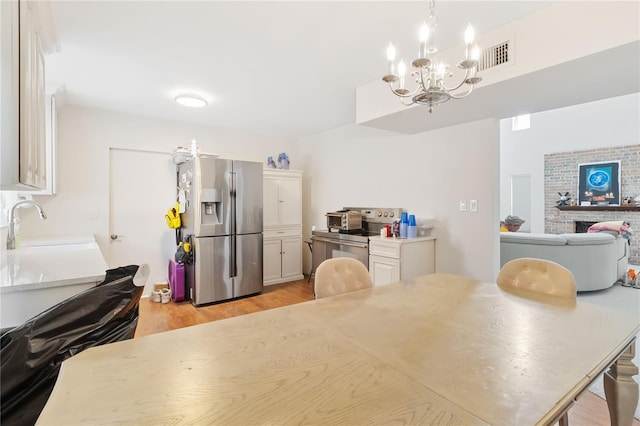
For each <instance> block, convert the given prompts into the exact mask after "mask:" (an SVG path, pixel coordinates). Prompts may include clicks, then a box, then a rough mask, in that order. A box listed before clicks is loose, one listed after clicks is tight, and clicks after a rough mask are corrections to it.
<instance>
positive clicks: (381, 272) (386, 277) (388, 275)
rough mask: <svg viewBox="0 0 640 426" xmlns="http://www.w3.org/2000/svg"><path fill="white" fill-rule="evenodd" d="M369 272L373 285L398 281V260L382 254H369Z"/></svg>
mask: <svg viewBox="0 0 640 426" xmlns="http://www.w3.org/2000/svg"><path fill="white" fill-rule="evenodd" d="M369 273H370V274H371V279H372V280H373V283H374V285H382V284H389V283H394V282H396V281H400V260H397V259H391V258H388V257H382V256H369Z"/></svg>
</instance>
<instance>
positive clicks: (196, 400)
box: [37, 273, 640, 425]
mask: <svg viewBox="0 0 640 426" xmlns="http://www.w3.org/2000/svg"><path fill="white" fill-rule="evenodd" d="M639 331H640V316H639V315H634V314H633V313H630V312H628V311H619V310H616V309H612V308H605V307H602V306H598V305H593V304H589V303H584V302H576V301H573V300H571V301H567V300H563V299H559V298H557V297H553V296H545V295H539V294H535V293H527V292H526V291H518V292H506V291H505V290H502V289H500V288H499V287H498V286H497V285H496V284H495V283H485V282H481V281H478V280H474V279H469V278H465V277H461V276H456V275H449V274H439V273H438V274H431V275H425V276H421V277H418V278H416V279H412V280H408V281H404V282H398V283H393V284H388V285H384V286H376V287H373V288H370V289H364V290H359V291H355V292H351V293H346V294H342V295H337V296H333V297H328V298H324V299H319V300H314V301H309V302H304V303H300V304H296V305H290V306H286V307H282V308H277V309H271V310H267V311H262V312H257V313H253V314H249V315H243V316H238V317H234V318H229V319H225V320H220V321H215V322H211V323H207V324H201V325H196V326H192V327H187V328H183V329H179V330H174V331H168V332H164V333H159V334H155V335H150V336H146V337H142V338H136V339H133V340H128V341H124V342H118V343H111V344H107V345H104V346H100V347H94V348H90V349H87V350H85V351H83V352H81V353H79V354H78V355H76V356H73V357H72V358H70V359H68V360H67V361H65V362H64V364H63V365H62V368H61V371H60V375H59V377H58V380H57V382H56V385H55V388H54V390H53V393H52V395H51V397H50V398H49V400H48V402H47V404H46V406H45V408H44V410H43V411H42V413H41V415H40V417H39V419H38V423H37V424H40V425H62V424H64V425H79V424H92V425H95V424H132V425H143V424H154V425H160V424H171V425H181V424H190V425H201V424H202V425H204V424H207V425H208V424H230V425H281V424H330V425H337V424H345V425H359V424H363V425H374V424H453V425H456V424H461V425H470V424H492V425H519V424H521V425H532V424H551V423H553V422H555V421H557V420H558V419H559V418H560V417H561V416H562V415H563V414H564V413H565V412H566V411H567V410H568V409H569V408H570V407H571V405H572V404H573V402H574V401H575V399H576V398H578V397H579V396H580V395H581V394H582V393H583V392H585V391H586V390H587V388H588V387H589V385H590V384H591V383H592V382H593V381H594V380H595V379H596V378H597V377H598V376H599V375H600V374H601V373H603V372H605V377H606V379H605V382H606V383H605V387H606V388H608V391H607V401H608V403H609V406H610V411H611V412H612V413H613V415H612V418H613V419H614V421H615V423H614V422H612V424H626V423H628V424H631V421H632V416H633V410H634V409H635V403H636V402H637V398H638V397H637V392H638V384H637V383H636V382H635V381H634V380H633V378H632V377H631V376H633V375H634V374H637V372H638V369H637V368H636V367H635V366H634V364H632V363H631V359H632V357H633V354H634V350H635V344H634V339H635V336H636V334H637V333H638V332H639ZM607 381H608V382H607ZM634 392H635V394H634ZM634 395H635V398H636V399H635V401H633V398H634Z"/></svg>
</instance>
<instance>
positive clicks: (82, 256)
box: [0, 236, 107, 327]
mask: <svg viewBox="0 0 640 426" xmlns="http://www.w3.org/2000/svg"><path fill="white" fill-rule="evenodd" d="M106 270H107V263H106V262H105V260H104V258H103V257H102V253H101V252H100V247H99V246H98V243H96V241H95V239H94V238H93V236H89V237H82V238H79V237H53V238H45V239H30V240H27V241H24V242H21V245H20V247H18V248H17V249H15V250H2V256H1V259H0V278H1V279H2V281H1V282H0V294H1V295H2V296H1V298H0V301H1V304H2V306H1V307H2V311H1V317H0V326H2V327H6V326H10V325H17V324H20V323H22V322H24V321H26V320H27V319H29V318H31V317H32V316H34V315H36V314H39V313H40V312H42V311H44V310H45V309H47V308H50V307H52V306H54V305H55V304H57V303H59V302H61V301H63V300H65V299H67V298H68V297H71V296H73V295H75V294H77V293H79V292H81V291H83V290H86V289H88V288H90V287H93V286H95V285H96V284H97V283H99V282H101V281H102V280H104V277H105V272H106Z"/></svg>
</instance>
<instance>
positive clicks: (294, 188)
mask: <svg viewBox="0 0 640 426" xmlns="http://www.w3.org/2000/svg"><path fill="white" fill-rule="evenodd" d="M278 194H279V204H280V224H281V225H302V195H301V181H300V179H297V178H294V179H290V178H287V179H280V185H279V187H278Z"/></svg>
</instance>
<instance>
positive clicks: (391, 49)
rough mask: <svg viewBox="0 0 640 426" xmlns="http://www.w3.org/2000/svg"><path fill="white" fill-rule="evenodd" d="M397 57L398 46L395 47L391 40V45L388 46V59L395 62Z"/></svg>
mask: <svg viewBox="0 0 640 426" xmlns="http://www.w3.org/2000/svg"><path fill="white" fill-rule="evenodd" d="M395 59H396V48H395V47H393V44H392V43H391V42H389V47H387V60H388V61H389V62H393V61H394V60H395Z"/></svg>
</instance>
